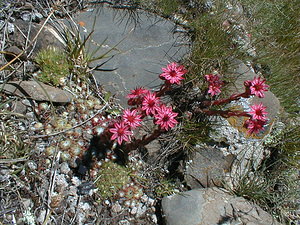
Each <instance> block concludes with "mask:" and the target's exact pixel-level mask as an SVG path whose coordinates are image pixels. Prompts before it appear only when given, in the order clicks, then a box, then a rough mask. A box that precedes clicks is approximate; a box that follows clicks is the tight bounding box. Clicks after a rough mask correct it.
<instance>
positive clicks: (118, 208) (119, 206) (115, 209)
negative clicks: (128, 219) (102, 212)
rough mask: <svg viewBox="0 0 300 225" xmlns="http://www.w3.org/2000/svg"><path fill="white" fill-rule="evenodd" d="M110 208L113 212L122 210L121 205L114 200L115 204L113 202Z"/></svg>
mask: <svg viewBox="0 0 300 225" xmlns="http://www.w3.org/2000/svg"><path fill="white" fill-rule="evenodd" d="M111 210H112V211H113V212H115V213H119V212H121V211H122V206H121V205H120V204H119V202H116V203H115V204H113V206H112V207H111Z"/></svg>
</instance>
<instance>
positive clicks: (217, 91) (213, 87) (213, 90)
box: [208, 85, 221, 96]
mask: <svg viewBox="0 0 300 225" xmlns="http://www.w3.org/2000/svg"><path fill="white" fill-rule="evenodd" d="M220 88H221V86H218V85H209V86H208V93H209V94H211V96H214V95H218V94H220V93H221V89H220Z"/></svg>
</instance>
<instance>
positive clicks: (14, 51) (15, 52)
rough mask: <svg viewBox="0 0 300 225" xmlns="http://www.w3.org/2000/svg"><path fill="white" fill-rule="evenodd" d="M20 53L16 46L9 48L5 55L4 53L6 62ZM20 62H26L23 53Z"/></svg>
mask: <svg viewBox="0 0 300 225" xmlns="http://www.w3.org/2000/svg"><path fill="white" fill-rule="evenodd" d="M21 52H22V50H21V49H19V48H18V47H17V46H10V47H8V48H6V49H5V53H6V55H5V56H6V58H8V60H11V59H13V58H14V57H15V56H17V55H19V54H20V53H21ZM20 59H21V60H26V59H27V56H26V54H25V53H23V54H22V55H21V56H20Z"/></svg>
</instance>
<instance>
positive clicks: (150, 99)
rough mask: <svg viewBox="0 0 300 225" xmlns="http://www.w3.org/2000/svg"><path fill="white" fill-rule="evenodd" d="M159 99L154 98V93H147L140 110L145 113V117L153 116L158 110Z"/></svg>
mask: <svg viewBox="0 0 300 225" xmlns="http://www.w3.org/2000/svg"><path fill="white" fill-rule="evenodd" d="M159 105H160V101H159V97H156V94H155V93H151V92H149V93H147V94H146V96H145V97H144V100H143V102H142V110H144V111H145V112H146V115H154V114H155V113H156V110H157V109H158V108H159Z"/></svg>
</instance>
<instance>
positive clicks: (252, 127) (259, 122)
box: [244, 103, 268, 134]
mask: <svg viewBox="0 0 300 225" xmlns="http://www.w3.org/2000/svg"><path fill="white" fill-rule="evenodd" d="M266 109H267V107H265V106H264V105H263V104H262V103H259V104H255V105H252V106H251V111H250V112H248V113H249V114H250V115H251V118H250V119H248V120H246V122H245V124H244V126H245V127H246V128H247V129H248V131H247V132H248V133H249V134H252V133H258V132H260V131H261V130H263V129H264V125H266V123H267V119H268V118H267V116H266V115H267V114H268V113H267V112H266V111H265V110H266Z"/></svg>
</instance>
